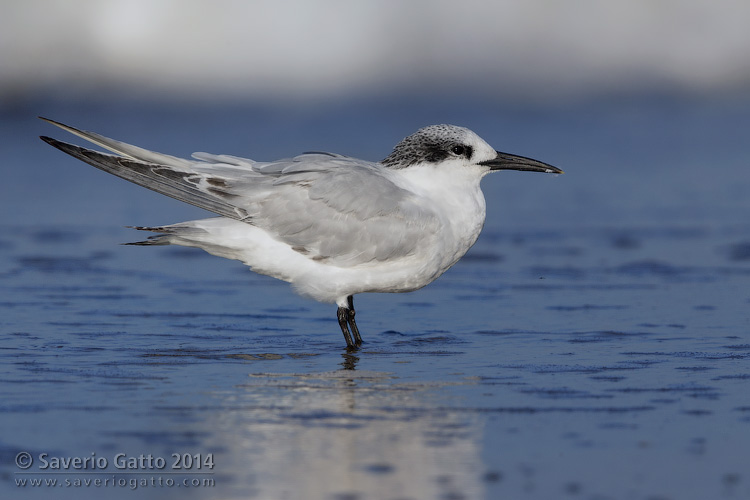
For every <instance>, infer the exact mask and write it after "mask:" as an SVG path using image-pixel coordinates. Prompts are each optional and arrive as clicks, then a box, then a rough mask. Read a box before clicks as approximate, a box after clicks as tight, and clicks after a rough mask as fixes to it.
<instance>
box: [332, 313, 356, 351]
mask: <svg viewBox="0 0 750 500" xmlns="http://www.w3.org/2000/svg"><path fill="white" fill-rule="evenodd" d="M336 317H337V318H338V319H339V326H340V327H341V333H343V334H344V340H346V347H347V348H351V347H354V342H352V336H351V334H350V333H349V326H348V323H349V309H347V308H346V307H339V308H338V310H337V311H336Z"/></svg>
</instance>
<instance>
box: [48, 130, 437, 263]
mask: <svg viewBox="0 0 750 500" xmlns="http://www.w3.org/2000/svg"><path fill="white" fill-rule="evenodd" d="M45 120H46V119H45ZM46 121H48V122H50V123H52V124H54V125H57V126H59V127H61V128H63V129H65V130H67V131H69V132H72V133H74V134H75V135H78V136H80V137H83V138H85V139H87V140H89V141H91V142H93V143H95V144H97V145H100V146H102V147H104V148H106V149H109V150H110V151H113V152H115V153H118V155H112V154H105V153H100V152H97V151H93V150H90V149H86V148H82V147H80V146H75V145H72V144H67V143H64V142H61V141H57V140H55V139H51V138H49V137H42V139H43V140H44V141H46V142H48V143H49V144H51V145H52V146H54V147H56V148H58V149H60V150H62V151H64V152H65V153H68V154H70V155H72V156H74V157H76V158H78V159H80V160H82V161H84V162H86V163H89V164H90V165H93V166H94V167H96V168H99V169H101V170H104V171H106V172H109V173H111V174H113V175H116V176H118V177H121V178H123V179H126V180H129V181H131V182H134V183H136V184H138V185H140V186H143V187H146V188H148V189H151V190H154V191H157V192H159V193H162V194H165V195H167V196H171V197H173V198H175V199H178V200H180V201H183V202H186V203H190V204H192V205H195V206H198V207H200V208H203V209H206V210H209V211H211V212H214V213H216V214H218V215H221V216H224V217H229V218H232V219H237V220H241V221H244V222H248V223H250V224H253V225H255V226H258V227H261V228H263V229H264V230H265V231H267V232H268V233H269V234H270V235H272V236H273V237H275V238H276V239H278V240H281V241H284V242H286V243H287V244H289V245H290V246H292V247H293V248H294V249H295V250H296V251H298V252H300V253H302V254H305V255H307V256H309V257H310V258H313V259H316V260H326V261H330V262H332V263H336V264H340V265H356V264H360V263H366V262H371V261H382V260H385V259H390V258H395V257H405V256H408V255H410V254H412V253H414V252H415V251H416V250H417V248H419V247H420V246H423V245H424V244H426V243H427V241H428V240H430V239H431V238H433V237H434V235H435V233H436V232H437V231H438V229H439V228H438V218H437V217H436V216H435V214H434V213H431V212H430V211H429V210H427V209H425V208H423V207H422V206H420V204H419V203H418V200H417V199H416V198H415V196H414V195H413V193H411V192H409V191H407V190H405V189H402V188H400V187H398V186H397V185H395V184H394V183H393V182H391V180H390V179H389V178H388V177H387V172H386V171H384V170H383V167H380V166H378V165H376V164H373V163H370V162H365V161H362V160H357V159H354V158H349V157H345V156H341V155H335V154H330V153H308V154H303V155H300V156H297V157H294V158H291V159H287V160H279V161H276V162H271V163H258V162H254V161H252V160H249V159H245V158H238V157H235V156H229V155H212V154H207V153H196V154H194V155H193V156H194V157H195V158H196V159H197V160H199V161H193V160H187V159H182V158H176V157H173V156H169V155H164V154H161V153H156V152H153V151H148V150H146V149H142V148H139V147H137V146H132V145H129V144H125V143H122V142H119V141H115V140H113V139H109V138H106V137H103V136H101V135H98V134H94V133H92V132H86V131H82V130H78V129H75V128H73V127H69V126H67V125H63V124H60V123H57V122H53V121H51V120H46Z"/></svg>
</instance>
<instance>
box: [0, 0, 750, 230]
mask: <svg viewBox="0 0 750 500" xmlns="http://www.w3.org/2000/svg"><path fill="white" fill-rule="evenodd" d="M0 9H2V12H1V14H2V15H0V40H1V43H0V122H1V123H2V130H3V134H2V138H0V141H2V143H3V150H4V155H5V156H6V159H10V158H13V161H6V162H4V163H3V165H2V167H0V168H2V169H3V170H4V171H7V172H4V173H6V174H7V175H12V176H13V177H12V182H4V183H3V184H2V186H0V195H2V199H3V200H4V201H6V202H8V203H19V204H25V205H26V211H25V212H24V213H25V214H26V215H28V216H29V217H31V218H32V219H33V220H38V221H43V220H44V221H55V220H56V221H58V222H70V221H71V220H79V219H81V218H85V219H87V220H88V221H89V222H93V221H94V220H95V219H97V218H100V219H101V222H104V221H110V222H115V223H118V224H119V223H131V224H132V223H144V224H150V223H162V222H169V221H170V220H171V219H172V217H178V218H179V217H181V216H180V214H183V215H182V217H184V214H186V213H187V212H189V211H190V210H191V208H190V207H184V206H178V205H179V204H175V203H173V202H172V201H171V200H160V199H159V197H158V196H157V195H153V194H151V193H142V192H140V190H139V189H137V188H132V187H129V186H125V185H124V183H121V182H119V181H117V180H113V179H109V180H104V179H103V177H102V176H100V175H98V174H96V173H94V172H91V171H87V170H86V169H85V168H81V167H80V166H78V165H75V166H71V165H72V162H71V161H69V160H65V159H63V158H61V157H60V156H59V155H58V154H57V153H56V152H54V151H52V150H51V149H49V148H47V147H44V145H43V144H41V143H39V142H38V139H36V136H38V135H40V134H53V135H54V134H58V135H57V137H59V136H60V134H59V133H58V132H57V131H54V130H51V129H50V127H49V126H48V125H46V124H44V123H42V122H39V121H37V120H36V119H35V117H36V116H37V115H44V116H49V117H50V118H53V119H56V120H59V121H63V122H66V123H70V124H72V125H74V126H78V127H80V128H84V129H88V130H95V131H98V132H100V133H103V134H104V135H109V136H114V137H116V138H119V139H122V140H125V141H128V142H134V143H137V144H141V145H143V146H145V147H147V148H152V149H161V150H164V151H165V152H168V153H172V154H175V155H183V156H186V155H189V154H190V153H192V152H193V151H195V150H210V151H211V152H223V153H232V154H236V155H240V156H246V157H251V158H254V159H257V160H270V159H275V158H278V157H283V156H290V155H294V154H297V153H300V152H302V151H306V150H329V151H336V152H340V153H343V154H349V155H353V156H359V157H363V158H366V159H371V160H378V159H381V158H383V157H385V156H386V155H387V154H388V153H389V151H390V149H391V147H392V146H393V145H394V144H395V143H396V142H397V141H398V140H400V139H401V138H402V137H404V136H406V135H408V134H410V133H411V132H413V131H414V130H416V129H417V128H419V127H421V126H425V125H428V124H431V123H442V122H447V123H455V124H457V125H463V126H467V127H469V128H471V129H473V130H475V131H476V132H477V133H479V135H480V136H482V137H484V138H485V139H486V140H487V141H488V142H489V143H490V144H492V145H494V146H495V147H496V148H497V149H500V150H505V151H508V152H512V153H517V154H522V155H526V156H532V157H537V158H539V159H542V160H544V161H547V162H549V163H553V164H555V165H559V166H560V167H561V168H563V169H564V170H566V171H567V172H568V174H569V175H566V176H565V178H564V179H565V180H562V179H561V180H560V181H554V180H549V179H548V180H541V179H539V178H538V177H537V176H528V177H527V176H519V177H518V178H517V179H518V180H517V181H516V180H515V179H516V178H514V180H513V182H518V184H516V185H515V187H509V188H508V189H507V190H506V191H502V187H501V186H502V182H498V181H492V182H491V183H489V182H486V184H487V186H486V187H485V189H486V190H489V192H488V198H493V197H500V198H503V199H505V200H508V205H506V207H507V206H514V207H517V208H518V210H517V211H515V213H514V215H513V217H510V218H506V219H505V220H504V222H503V223H504V224H518V225H524V224H528V223H530V221H529V219H528V218H529V217H531V218H533V221H534V222H535V223H544V222H545V221H546V222H547V223H551V222H553V221H552V220H550V219H549V217H548V214H549V212H550V211H551V210H554V212H555V215H556V217H555V220H554V224H556V225H559V224H564V223H565V222H566V221H567V222H571V223H574V224H587V223H590V224H604V223H606V224H612V223H614V222H615V221H617V220H621V219H622V222H624V223H628V222H630V223H644V222H647V221H650V220H653V219H655V218H656V219H660V220H661V219H666V220H669V221H674V218H675V216H677V217H679V218H684V217H686V216H689V217H691V218H693V219H700V220H704V221H705V220H707V219H710V220H715V219H716V218H717V217H718V218H722V217H730V218H731V217H736V215H737V214H738V213H740V212H738V210H740V209H742V208H744V207H745V205H744V203H745V200H746V198H747V197H746V196H745V193H746V192H747V191H746V190H747V189H748V188H750V181H749V180H748V170H747V168H746V167H747V163H748V152H747V147H746V142H747V141H746V135H747V134H746V131H747V130H749V129H750V99H749V96H750V57H748V54H750V31H749V30H747V20H748V19H750V4H748V3H747V2H742V1H732V0H723V1H710V2H709V1H699V0H696V1H682V0H664V1H660V2H652V1H647V0H639V1H631V2H597V1H587V0H579V1H574V2H565V3H560V2H555V1H552V0H550V1H544V0H539V1H533V2H528V1H500V2H479V1H471V0H469V1H462V2H450V1H429V2H428V1H407V2H376V1H361V2H344V1H318V2H306V1H290V2H272V1H268V2H265V1H257V2H248V1H231V0H219V1H214V2H210V4H209V3H207V2H201V1H197V0H196V1H192V0H161V1H151V0H121V1H120V0H105V1H102V0H67V1H27V2H15V1H4V2H2V3H0ZM61 165H64V166H61ZM86 168H87V167H86ZM6 178H7V177H6ZM506 178H510V176H507V177H506ZM99 183H102V184H99ZM527 183H528V184H527ZM563 183H564V184H565V187H562V186H561V185H560V184H563ZM61 186H64V191H65V192H64V193H61ZM529 189H531V190H532V191H528V190H529ZM120 190H122V191H120ZM30 192H34V193H37V194H38V195H40V199H42V198H43V199H47V200H50V201H52V200H54V199H56V198H57V197H58V196H64V200H65V204H66V207H67V209H66V210H65V211H59V210H50V206H42V205H41V204H35V205H34V206H29V204H28V203H25V202H24V200H26V199H27V198H28V194H29V193H30ZM520 193H524V194H520ZM533 193H536V194H533ZM540 199H545V200H546V203H545V204H540V203H539V201H540ZM102 203H104V204H105V206H106V207H107V210H105V211H96V212H94V213H92V211H91V210H90V207H92V206H101V204H102ZM52 204H54V202H52ZM493 209H495V210H499V209H500V208H499V206H495V205H493V204H492V203H490V210H491V211H492V210H493ZM157 210H158V212H159V213H161V214H163V215H164V216H165V217H164V219H166V220H164V219H161V220H156V221H155V220H151V218H149V220H144V219H145V218H146V217H145V214H148V213H154V212H155V211H157ZM4 213H5V214H4V215H3V216H2V217H3V220H6V221H7V220H8V217H10V212H8V211H4ZM196 213H197V212H196ZM13 218H14V219H13V220H18V215H17V214H15V215H13ZM134 219H137V220H134Z"/></svg>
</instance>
